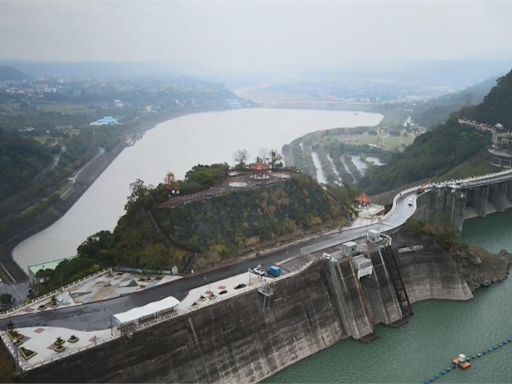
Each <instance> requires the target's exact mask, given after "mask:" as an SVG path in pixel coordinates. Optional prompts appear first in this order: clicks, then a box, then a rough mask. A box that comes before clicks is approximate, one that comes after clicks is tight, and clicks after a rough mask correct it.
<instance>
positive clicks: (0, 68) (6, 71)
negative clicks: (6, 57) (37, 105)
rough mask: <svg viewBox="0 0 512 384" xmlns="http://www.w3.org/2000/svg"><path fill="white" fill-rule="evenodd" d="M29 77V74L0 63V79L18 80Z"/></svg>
mask: <svg viewBox="0 0 512 384" xmlns="http://www.w3.org/2000/svg"><path fill="white" fill-rule="evenodd" d="M29 78H30V76H29V75H27V74H26V73H24V72H21V71H20V70H18V69H16V68H14V67H11V66H8V65H0V81H19V80H26V79H29Z"/></svg>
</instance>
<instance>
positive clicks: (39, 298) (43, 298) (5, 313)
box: [0, 268, 112, 319]
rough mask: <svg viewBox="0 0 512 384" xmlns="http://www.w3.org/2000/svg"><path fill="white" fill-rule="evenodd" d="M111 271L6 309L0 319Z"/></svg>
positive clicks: (88, 277) (94, 274) (87, 277)
mask: <svg viewBox="0 0 512 384" xmlns="http://www.w3.org/2000/svg"><path fill="white" fill-rule="evenodd" d="M111 271H112V268H106V269H102V270H101V271H98V272H96V273H93V274H92V275H88V276H85V277H83V278H81V279H79V280H75V281H73V282H72V283H69V284H67V285H64V286H62V287H60V288H58V289H56V290H53V291H51V292H48V293H46V294H44V295H42V296H38V297H36V298H35V299H33V300H29V301H27V302H25V303H24V304H22V305H19V306H17V307H14V308H11V309H8V310H7V311H3V312H0V319H2V318H6V317H9V316H10V315H12V314H13V312H16V311H19V310H22V309H23V308H28V307H31V306H33V305H37V304H38V303H41V302H43V301H45V300H48V299H49V298H51V297H52V296H54V295H57V294H59V293H62V292H64V291H65V290H68V289H70V288H72V287H74V286H75V285H78V284H80V283H84V282H86V281H89V280H92V279H94V278H96V277H98V276H101V275H103V274H105V273H108V272H111Z"/></svg>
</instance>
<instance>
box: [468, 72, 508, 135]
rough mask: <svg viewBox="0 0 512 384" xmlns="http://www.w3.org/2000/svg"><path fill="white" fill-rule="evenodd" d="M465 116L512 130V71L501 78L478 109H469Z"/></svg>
mask: <svg viewBox="0 0 512 384" xmlns="http://www.w3.org/2000/svg"><path fill="white" fill-rule="evenodd" d="M464 114H465V115H466V116H468V117H470V118H472V119H474V120H476V121H479V122H482V123H488V124H491V125H494V124H496V123H501V124H503V125H504V126H505V128H509V129H511V128H512V71H510V72H509V73H508V74H507V75H505V76H503V77H500V78H499V79H498V81H497V84H496V86H495V87H494V88H493V89H492V90H491V92H489V94H488V95H487V96H485V98H484V101H483V102H482V103H481V104H479V105H477V106H476V107H473V108H469V109H467V110H466V111H464Z"/></svg>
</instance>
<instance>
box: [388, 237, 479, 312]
mask: <svg viewBox="0 0 512 384" xmlns="http://www.w3.org/2000/svg"><path fill="white" fill-rule="evenodd" d="M396 261H397V264H398V267H399V269H400V273H401V275H402V279H403V282H404V285H405V289H406V290H407V294H408V296H409V299H410V301H411V303H417V302H419V301H424V300H430V299H440V300H463V301H465V300H469V299H471V298H473V294H472V293H471V289H470V288H469V286H468V284H467V283H466V281H465V280H464V278H463V277H462V276H461V274H460V272H459V271H458V269H457V265H456V263H455V261H454V260H453V258H452V257H451V256H450V255H449V254H448V253H446V252H445V251H444V250H443V249H442V248H441V247H439V246H436V245H434V244H429V245H425V246H422V248H421V249H418V250H411V251H408V252H402V253H400V252H398V253H397V254H396Z"/></svg>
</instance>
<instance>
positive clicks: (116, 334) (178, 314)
mask: <svg viewBox="0 0 512 384" xmlns="http://www.w3.org/2000/svg"><path fill="white" fill-rule="evenodd" d="M316 260H317V259H316V258H315V259H312V260H309V261H308V262H307V263H305V264H304V265H303V266H301V268H299V269H298V270H296V271H292V272H289V273H286V274H284V275H281V276H279V277H275V278H272V279H271V280H265V279H261V280H258V281H257V282H256V283H255V284H253V285H251V286H250V287H246V288H243V289H240V290H239V291H235V292H233V293H231V294H228V295H225V296H216V299H213V300H209V301H206V302H204V303H201V304H198V305H195V306H193V307H190V308H187V309H184V310H177V311H174V312H170V313H168V314H164V315H162V316H158V317H156V318H154V319H153V320H150V321H144V322H142V323H139V324H137V325H136V326H135V327H134V328H133V329H132V330H131V331H130V333H137V332H141V331H144V330H146V329H149V328H151V327H154V326H156V325H158V324H161V323H163V322H166V321H169V320H173V319H180V318H182V317H184V316H189V315H190V314H191V313H194V312H195V311H198V310H201V309H204V308H206V307H210V306H213V305H217V304H220V303H221V302H223V301H225V300H230V299H232V298H234V297H237V296H241V295H244V294H247V293H249V292H252V291H254V290H256V289H258V288H261V287H262V286H264V285H272V284H275V283H276V282H278V281H280V280H282V279H286V278H289V277H292V276H295V275H297V274H299V273H302V272H303V271H305V270H306V269H307V268H309V267H310V266H311V265H312V264H313V263H314V262H315V261H316ZM112 332H113V334H112V335H111V336H108V337H100V338H97V339H96V340H95V342H94V343H93V344H87V345H83V346H80V347H68V349H67V350H65V351H63V352H60V353H58V354H57V353H56V354H55V355H54V356H51V357H47V358H45V359H41V360H38V361H35V362H33V363H30V362H27V361H26V360H24V359H23V358H22V359H20V360H19V367H20V369H21V370H22V371H24V372H26V371H30V370H32V369H35V368H38V367H41V366H43V365H47V364H51V363H52V362H55V361H58V360H61V359H64V358H67V357H69V356H71V355H75V354H77V353H81V352H84V351H87V350H90V349H93V348H96V347H98V346H101V345H102V344H105V343H108V342H111V341H114V340H116V339H120V338H121V337H124V336H125V334H123V333H121V332H120V331H119V330H118V329H116V328H112ZM0 338H1V339H2V340H3V341H4V344H5V345H6V346H7V348H8V349H9V351H10V353H11V354H12V356H13V357H15V356H16V353H17V352H16V351H15V350H13V346H12V345H11V344H12V343H10V342H9V341H10V340H7V339H6V338H9V335H8V334H7V332H1V333H0Z"/></svg>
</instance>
